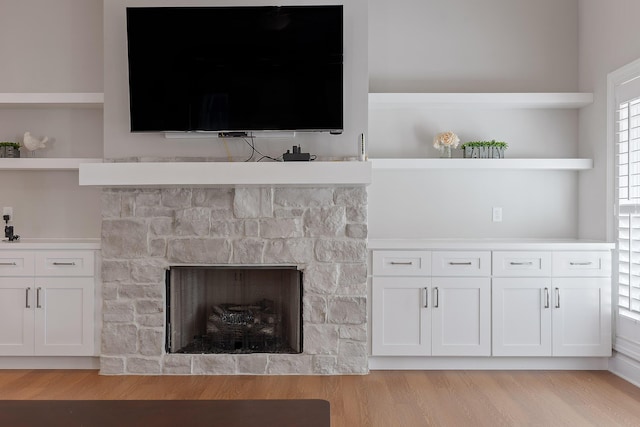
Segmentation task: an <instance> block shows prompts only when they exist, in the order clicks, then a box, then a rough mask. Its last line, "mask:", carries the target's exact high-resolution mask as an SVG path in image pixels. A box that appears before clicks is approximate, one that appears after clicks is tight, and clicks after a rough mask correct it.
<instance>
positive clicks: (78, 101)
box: [0, 92, 104, 108]
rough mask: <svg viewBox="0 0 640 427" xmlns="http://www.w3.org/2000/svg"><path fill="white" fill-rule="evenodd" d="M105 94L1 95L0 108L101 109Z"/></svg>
mask: <svg viewBox="0 0 640 427" xmlns="http://www.w3.org/2000/svg"><path fill="white" fill-rule="evenodd" d="M103 104H104V94H103V93H85V92H69V93H0V107H2V108H13V107H78V108H80V107H82V108H101V107H102V105H103Z"/></svg>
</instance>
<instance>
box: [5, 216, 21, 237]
mask: <svg viewBox="0 0 640 427" xmlns="http://www.w3.org/2000/svg"><path fill="white" fill-rule="evenodd" d="M2 219H4V222H5V224H6V225H5V226H4V237H6V238H7V240H8V241H9V242H15V241H18V240H20V236H18V235H17V234H13V225H9V220H10V219H11V216H9V215H3V216H2Z"/></svg>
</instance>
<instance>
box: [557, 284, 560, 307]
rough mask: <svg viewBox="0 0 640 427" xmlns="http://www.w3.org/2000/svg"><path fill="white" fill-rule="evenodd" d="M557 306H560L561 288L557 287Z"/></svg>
mask: <svg viewBox="0 0 640 427" xmlns="http://www.w3.org/2000/svg"><path fill="white" fill-rule="evenodd" d="M556 308H560V289H558V288H556Z"/></svg>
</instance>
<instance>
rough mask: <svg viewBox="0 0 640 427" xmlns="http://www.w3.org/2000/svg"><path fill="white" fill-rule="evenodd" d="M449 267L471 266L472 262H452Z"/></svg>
mask: <svg viewBox="0 0 640 427" xmlns="http://www.w3.org/2000/svg"><path fill="white" fill-rule="evenodd" d="M449 265H471V261H467V262H453V261H450V262H449Z"/></svg>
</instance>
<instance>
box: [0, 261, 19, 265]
mask: <svg viewBox="0 0 640 427" xmlns="http://www.w3.org/2000/svg"><path fill="white" fill-rule="evenodd" d="M0 265H18V264H16V262H15V261H14V262H0Z"/></svg>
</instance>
